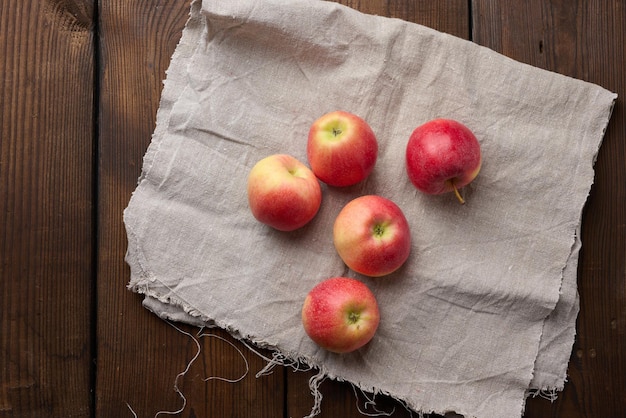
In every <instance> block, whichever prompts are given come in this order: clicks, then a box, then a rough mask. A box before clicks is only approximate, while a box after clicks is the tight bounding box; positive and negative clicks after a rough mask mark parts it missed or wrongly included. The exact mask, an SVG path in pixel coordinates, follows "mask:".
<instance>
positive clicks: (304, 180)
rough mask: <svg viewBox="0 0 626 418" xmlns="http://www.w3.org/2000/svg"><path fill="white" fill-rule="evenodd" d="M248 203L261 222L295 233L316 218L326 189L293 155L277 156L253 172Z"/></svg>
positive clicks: (266, 159) (271, 157)
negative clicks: (294, 231) (323, 191)
mask: <svg viewBox="0 0 626 418" xmlns="http://www.w3.org/2000/svg"><path fill="white" fill-rule="evenodd" d="M248 203H249V205H250V209H251V211H252V214H253V215H254V217H255V218H256V219H257V220H258V221H260V222H262V223H264V224H267V225H269V226H271V227H273V228H276V229H278V230H280V231H293V230H294V229H298V228H300V227H302V226H304V225H306V224H307V223H308V222H309V221H310V220H311V219H313V217H315V215H316V214H317V211H318V210H319V208H320V205H321V203H322V189H321V187H320V184H319V181H318V180H317V177H315V174H313V172H312V171H311V170H310V169H309V168H308V167H307V166H306V165H304V164H303V163H302V162H300V161H299V160H297V159H296V158H295V157H292V156H291V155H286V154H274V155H270V156H269V157H265V158H263V159H262V160H260V161H259V162H257V163H256V164H255V165H254V167H252V170H250V173H249V175H248Z"/></svg>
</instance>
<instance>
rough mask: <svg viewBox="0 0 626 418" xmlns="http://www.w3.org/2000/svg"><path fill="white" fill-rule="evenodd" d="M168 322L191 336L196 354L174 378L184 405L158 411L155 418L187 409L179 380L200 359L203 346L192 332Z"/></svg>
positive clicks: (176, 389) (175, 386)
mask: <svg viewBox="0 0 626 418" xmlns="http://www.w3.org/2000/svg"><path fill="white" fill-rule="evenodd" d="M165 322H167V323H168V324H169V325H171V326H172V327H173V328H174V329H176V330H177V331H178V332H180V333H182V334H184V335H187V336H188V337H189V338H191V339H192V340H193V342H194V344H195V345H196V354H195V355H194V356H193V358H192V359H191V360H190V361H189V363H187V367H185V370H183V371H182V372H180V373H178V374H177V375H176V378H175V379H174V391H175V392H176V393H177V394H178V396H180V398H181V399H182V400H183V406H181V407H180V409H178V410H176V411H158V412H157V413H156V414H155V415H154V418H157V417H158V416H159V415H176V414H180V413H181V412H183V411H184V410H185V407H186V406H187V398H185V395H184V394H183V392H182V391H181V390H180V389H179V388H178V381H179V379H180V378H181V377H183V376H185V375H186V374H187V372H188V371H189V369H190V368H191V365H192V364H193V363H194V362H195V361H196V360H197V359H198V357H199V356H200V351H201V347H200V343H199V342H198V340H197V339H196V337H194V336H193V335H192V334H190V333H189V332H187V331H183V330H182V329H180V328H178V327H177V326H176V325H174V324H173V323H171V322H170V321H165Z"/></svg>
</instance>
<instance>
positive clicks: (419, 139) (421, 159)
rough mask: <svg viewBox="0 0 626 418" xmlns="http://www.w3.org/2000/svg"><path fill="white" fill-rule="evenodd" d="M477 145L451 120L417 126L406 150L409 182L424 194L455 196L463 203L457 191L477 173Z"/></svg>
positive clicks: (478, 161)
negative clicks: (452, 193)
mask: <svg viewBox="0 0 626 418" xmlns="http://www.w3.org/2000/svg"><path fill="white" fill-rule="evenodd" d="M481 161H482V157H481V152H480V144H479V142H478V140H477V139H476V136H475V135H474V133H473V132H472V131H471V130H470V129H469V128H468V127H467V126H465V125H463V124H462V123H460V122H458V121H455V120H452V119H434V120H431V121H429V122H426V123H425V124H423V125H421V126H418V127H417V128H416V129H415V130H414V131H413V133H412V134H411V136H410V138H409V142H408V144H407V147H406V169H407V173H408V175H409V179H410V180H411V182H412V183H413V185H414V186H415V187H416V188H417V189H418V190H420V191H422V192H424V193H427V194H442V193H446V192H454V193H455V195H456V197H457V199H458V200H459V202H461V203H465V201H464V199H463V198H462V197H461V194H460V193H459V189H460V188H462V187H464V186H466V185H468V184H469V183H470V182H471V181H472V180H474V178H476V176H477V175H478V172H479V171H480V166H481Z"/></svg>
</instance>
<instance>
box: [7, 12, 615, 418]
mask: <svg viewBox="0 0 626 418" xmlns="http://www.w3.org/2000/svg"><path fill="white" fill-rule="evenodd" d="M189 3H190V1H189V0H103V1H97V0H0V78H1V79H2V81H1V82H0V228H1V229H0V290H1V292H0V417H132V416H133V412H132V411H134V412H135V414H136V415H137V416H139V417H153V416H154V415H155V414H156V412H157V411H161V410H168V411H175V410H177V409H179V408H180V407H181V406H182V405H183V401H182V399H181V398H180V397H179V395H178V394H177V393H176V392H175V390H174V382H175V378H176V376H177V374H178V373H179V372H181V371H182V370H184V369H185V367H186V365H187V363H188V362H189V360H190V359H191V358H192V357H193V356H194V354H195V353H196V345H195V343H194V341H193V340H192V339H191V338H190V337H189V336H187V335H185V334H183V333H181V332H180V331H178V330H176V329H174V328H173V327H172V326H170V325H168V323H166V322H164V321H162V320H160V319H158V318H157V317H156V316H155V315H153V314H152V313H150V312H149V311H147V310H146V309H144V308H143V307H142V306H141V297H140V296H138V295H136V294H133V293H131V292H129V291H128V290H126V284H127V282H128V280H129V274H130V273H129V269H128V267H127V265H126V264H125V262H124V254H125V251H126V245H127V241H126V234H125V230H124V226H123V223H122V211H123V209H124V208H125V207H126V205H127V203H128V200H129V198H130V195H131V193H132V191H133V190H134V188H135V186H136V182H137V178H138V176H139V174H140V170H141V165H142V157H143V154H144V152H145V151H146V149H147V147H148V145H149V143H150V137H151V134H152V131H153V129H154V126H155V116H156V111H157V108H158V105H159V98H160V93H161V88H162V80H163V79H164V78H165V70H166V68H167V66H168V64H169V60H170V56H171V54H172V52H173V51H174V48H175V47H176V45H177V42H178V40H179V39H180V35H181V30H182V29H183V27H184V24H185V22H186V19H187V17H188V12H189V5H190V4H189ZM342 3H344V4H346V5H348V6H351V7H354V8H356V9H359V10H361V11H363V12H367V13H374V14H379V15H386V16H392V17H398V18H401V19H406V20H409V21H412V22H417V23H420V24H424V25H427V26H430V27H433V28H435V29H438V30H440V31H443V32H448V33H451V34H454V35H456V36H459V37H461V38H465V39H470V40H472V41H473V42H476V43H478V44H481V45H485V46H487V47H489V48H492V49H494V50H496V51H498V52H500V53H502V54H505V55H507V56H510V57H512V58H514V59H516V60H519V61H522V62H525V63H529V64H532V65H535V66H538V67H541V68H546V69H549V70H552V71H556V72H559V73H562V74H566V75H569V76H573V77H576V78H580V79H583V80H587V81H590V82H593V83H597V84H599V85H601V86H603V87H605V88H607V89H609V90H612V91H614V92H616V93H618V95H619V96H620V97H619V99H618V101H617V103H616V106H615V109H614V112H613V117H612V119H611V122H610V124H609V127H608V130H607V132H606V136H605V139H604V143H603V145H602V148H601V149H600V153H599V156H598V159H597V163H596V166H595V168H596V179H595V184H594V186H593V188H592V191H591V195H590V197H589V199H588V202H587V205H586V207H585V210H584V214H583V230H582V240H583V249H582V253H581V255H580V264H579V277H578V284H579V292H580V301H581V311H580V315H579V318H578V335H577V339H576V342H575V345H574V347H573V350H572V355H571V360H570V365H569V381H568V383H567V384H566V387H565V390H564V391H563V392H562V393H561V394H560V395H559V397H558V399H557V400H556V401H555V402H553V403H551V402H549V401H548V400H545V399H541V398H539V397H537V398H532V399H529V401H528V403H527V410H526V414H525V417H528V418H530V417H567V418H576V417H588V418H591V417H620V416H622V417H624V416H626V264H625V259H626V186H625V185H626V178H625V177H626V176H625V174H626V122H625V120H624V105H623V97H624V96H626V72H625V69H626V57H625V55H624V49H625V47H624V45H625V44H626V39H625V33H626V26H625V25H626V23H625V22H626V3H625V2H624V1H623V0H578V1H573V0H528V1H515V2H508V1H495V0H438V1H433V0H386V1H385V0H380V1H378V0H344V1H342ZM555 164H558V162H555ZM181 330H183V331H185V332H195V329H194V328H193V327H190V326H182V327H181ZM211 334H212V335H214V336H212V337H211V336H207V337H203V338H200V339H199V341H200V345H201V347H202V352H201V355H200V357H199V358H198V360H197V361H196V362H195V363H194V364H193V366H192V367H191V368H190V369H189V371H188V372H187V374H186V375H185V376H184V377H181V378H179V380H178V387H179V388H180V390H181V391H182V392H183V393H184V394H185V396H186V400H187V403H186V408H185V410H184V412H182V413H181V414H179V415H178V416H183V417H274V418H276V417H302V416H305V415H307V414H308V413H309V412H310V408H311V406H312V405H313V399H312V397H311V395H310V392H309V388H308V379H309V378H310V377H311V376H312V375H313V372H298V373H295V372H293V371H292V370H291V369H287V368H282V367H278V368H275V369H274V371H273V373H272V374H270V375H269V376H264V377H260V378H256V377H255V374H256V372H258V371H259V370H261V369H262V368H263V367H264V366H265V364H266V362H265V361H264V360H263V359H261V358H260V357H259V356H257V355H256V354H254V353H252V352H251V351H250V350H248V349H247V348H246V347H245V346H244V345H243V344H242V343H241V342H238V341H235V340H233V339H232V338H230V337H229V336H228V335H227V334H226V333H225V332H223V331H221V330H212V331H211ZM215 336H218V337H221V338H224V339H225V340H222V339H219V338H216V337H215ZM225 341H228V342H231V343H232V344H233V345H230V344H228V343H227V342H225ZM237 349H238V350H240V351H241V353H242V354H240V353H239V352H238V351H237ZM260 353H261V354H263V355H266V356H267V355H269V354H270V353H267V352H260ZM242 355H243V357H242ZM244 359H245V361H247V363H248V367H249V372H248V374H247V375H246V376H245V377H244V378H243V379H242V380H240V381H239V382H237V383H228V382H224V381H221V380H209V381H205V380H204V379H205V377H207V376H222V377H226V378H231V379H236V378H238V377H239V376H241V375H242V374H243V372H245V370H246V363H245V361H244ZM321 391H322V394H323V396H324V399H323V402H322V413H321V415H320V417H358V416H361V415H360V413H359V408H361V409H364V408H365V407H366V401H367V398H365V397H364V396H363V395H362V394H358V395H355V394H354V393H353V390H352V387H351V386H350V385H348V384H345V383H337V382H332V381H325V382H324V383H323V384H322V386H321ZM378 401H379V409H382V410H384V411H391V410H394V408H395V412H394V413H393V414H392V415H391V416H393V417H408V416H411V415H410V414H409V413H408V411H406V410H405V409H404V408H403V407H402V406H401V405H400V404H398V403H396V402H395V401H393V400H390V399H386V398H384V397H379V398H378ZM131 409H132V411H131ZM367 411H369V412H373V410H372V409H371V408H370V409H368V410H367ZM413 416H416V415H413Z"/></svg>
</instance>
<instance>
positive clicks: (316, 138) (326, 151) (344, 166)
mask: <svg viewBox="0 0 626 418" xmlns="http://www.w3.org/2000/svg"><path fill="white" fill-rule="evenodd" d="M307 157H308V160H309V165H310V166H311V170H313V172H314V173H315V175H316V176H317V177H318V178H319V179H320V180H321V181H323V182H324V183H326V184H328V185H329V186H336V187H345V186H352V185H354V184H357V183H359V182H360V181H362V180H364V179H365V178H367V176H369V175H370V173H371V172H372V170H373V169H374V165H375V164H376V159H377V158H378V141H377V140H376V136H375V135H374V132H373V131H372V128H370V126H369V125H368V124H367V122H365V121H364V120H363V119H361V118H360V117H359V116H357V115H354V114H352V113H349V112H345V111H342V110H338V111H335V112H331V113H327V114H325V115H324V116H322V117H320V118H319V119H317V120H316V121H315V122H313V124H312V125H311V128H310V130H309V137H308V141H307Z"/></svg>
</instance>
